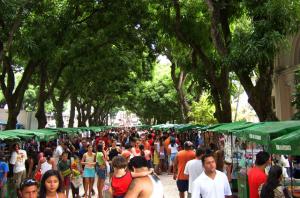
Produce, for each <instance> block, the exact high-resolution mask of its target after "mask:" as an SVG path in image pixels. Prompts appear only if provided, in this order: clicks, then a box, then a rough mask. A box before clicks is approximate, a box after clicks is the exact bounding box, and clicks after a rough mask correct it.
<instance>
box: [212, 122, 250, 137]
mask: <svg viewBox="0 0 300 198" xmlns="http://www.w3.org/2000/svg"><path fill="white" fill-rule="evenodd" d="M254 125H255V123H252V122H231V123H224V124H220V125H218V126H213V127H212V128H208V129H207V130H208V131H212V132H216V133H224V134H229V133H234V132H235V133H236V132H237V131H240V130H241V129H246V128H248V127H251V126H254Z"/></svg>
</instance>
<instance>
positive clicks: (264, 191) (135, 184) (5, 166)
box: [0, 128, 288, 198]
mask: <svg viewBox="0 0 300 198" xmlns="http://www.w3.org/2000/svg"><path fill="white" fill-rule="evenodd" d="M217 144H219V142H217V143H216V142H209V143H208V144H206V143H205V141H204V136H203V134H200V133H198V132H197V131H191V132H189V133H181V134H177V133H175V132H174V131H173V130H172V129H170V130H168V131H167V132H162V131H160V130H144V131H137V130H136V129H135V128H132V129H115V130H113V131H112V130H109V131H104V132H99V133H89V134H85V135H83V136H75V137H74V136H73V137H72V138H70V137H67V136H64V137H62V138H60V139H59V140H57V141H50V142H41V143H39V144H38V143H37V142H35V141H32V140H31V141H28V142H26V143H23V144H22V145H20V144H18V143H17V144H14V145H12V152H11V155H10V157H9V159H5V157H4V156H3V153H0V187H1V197H6V196H8V197H14V196H18V197H23V198H27V197H30V198H35V197H47V198H49V197H50V198H51V197H55V198H64V197H71V196H72V197H73V198H77V197H91V196H93V195H96V194H97V195H98V197H99V198H102V197H104V196H105V195H106V196H109V197H113V198H123V197H125V198H135V197H145V198H148V197H149V198H160V197H161V198H162V197H164V190H163V185H162V183H161V181H160V179H159V175H161V174H170V175H173V178H174V180H176V184H177V188H178V191H179V196H180V198H184V197H186V196H187V197H192V198H200V197H201V198H224V197H231V196H232V192H231V187H230V181H231V178H230V172H231V171H232V169H231V168H232V167H230V164H228V162H227V163H226V162H224V151H223V150H222V145H221V146H220V145H219V146H217ZM21 147H22V148H23V149H21ZM269 163H270V155H269V154H268V153H266V152H263V151H262V152H259V153H258V154H257V156H256V161H255V166H254V167H253V168H251V169H250V170H249V172H248V182H249V183H248V184H249V188H250V198H258V197H264V198H265V197H287V196H288V195H287V193H285V191H283V188H279V186H280V178H281V175H282V169H281V167H278V166H273V167H272V168H271V169H270V171H269V176H268V177H267V175H266V174H265V168H266V167H268V165H269ZM280 171H281V172H280ZM9 177H10V178H12V181H13V184H12V185H13V188H14V190H11V189H10V190H9V191H10V192H17V194H15V195H11V194H9V193H8V192H7V186H8V182H7V178H9ZM95 178H96V181H97V185H96V186H97V189H94V188H93V186H94V182H95ZM107 181H109V185H107ZM274 181H276V182H275V184H274ZM82 183H83V187H84V192H80V190H79V189H80V186H81V184H82ZM69 192H71V193H70V195H69ZM71 194H72V195H71Z"/></svg>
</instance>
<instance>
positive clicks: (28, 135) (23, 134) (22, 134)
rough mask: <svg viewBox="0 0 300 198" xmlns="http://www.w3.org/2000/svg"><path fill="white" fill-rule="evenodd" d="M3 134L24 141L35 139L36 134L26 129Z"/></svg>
mask: <svg viewBox="0 0 300 198" xmlns="http://www.w3.org/2000/svg"><path fill="white" fill-rule="evenodd" d="M1 133H4V134H7V135H9V136H15V137H18V138H20V139H22V140H28V139H33V138H34V137H35V133H34V132H32V131H30V130H25V129H14V130H6V131H2V132H1Z"/></svg>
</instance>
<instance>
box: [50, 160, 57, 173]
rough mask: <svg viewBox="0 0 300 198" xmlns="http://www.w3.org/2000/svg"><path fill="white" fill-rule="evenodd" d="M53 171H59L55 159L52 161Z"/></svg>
mask: <svg viewBox="0 0 300 198" xmlns="http://www.w3.org/2000/svg"><path fill="white" fill-rule="evenodd" d="M51 164H52V170H57V167H56V164H55V162H54V160H53V159H51Z"/></svg>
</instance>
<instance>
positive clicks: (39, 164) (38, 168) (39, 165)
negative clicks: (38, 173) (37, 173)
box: [36, 160, 53, 170]
mask: <svg viewBox="0 0 300 198" xmlns="http://www.w3.org/2000/svg"><path fill="white" fill-rule="evenodd" d="M52 167H53V165H52ZM40 169H41V160H39V163H38V165H37V168H36V170H40Z"/></svg>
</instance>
